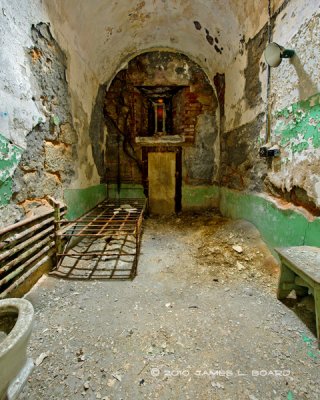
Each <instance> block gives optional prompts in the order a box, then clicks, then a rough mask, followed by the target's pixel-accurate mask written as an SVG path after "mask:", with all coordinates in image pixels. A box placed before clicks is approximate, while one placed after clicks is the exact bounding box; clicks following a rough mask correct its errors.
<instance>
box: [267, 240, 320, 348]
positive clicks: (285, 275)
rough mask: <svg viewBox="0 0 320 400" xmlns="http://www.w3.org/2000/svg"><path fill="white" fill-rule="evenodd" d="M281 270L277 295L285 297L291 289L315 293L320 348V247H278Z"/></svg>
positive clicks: (304, 293)
mask: <svg viewBox="0 0 320 400" xmlns="http://www.w3.org/2000/svg"><path fill="white" fill-rule="evenodd" d="M275 251H276V252H277V253H278V255H279V257H280V261H281V272H280V278H279V286H278V293H277V297H278V299H279V300H281V299H285V298H286V297H287V296H288V295H289V293H290V292H291V290H295V292H296V295H297V296H306V295H307V294H308V293H311V294H313V297H314V301H315V311H316V326H317V338H318V343H319V348H320V248H318V247H311V246H295V247H282V248H277V249H275Z"/></svg>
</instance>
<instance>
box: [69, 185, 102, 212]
mask: <svg viewBox="0 0 320 400" xmlns="http://www.w3.org/2000/svg"><path fill="white" fill-rule="evenodd" d="M106 197H107V188H106V185H96V186H91V187H89V188H86V189H66V190H65V191H64V202H65V204H66V205H67V207H68V212H67V215H66V218H68V219H70V220H72V219H75V218H78V217H80V216H81V215H83V214H85V213H86V212H87V211H89V210H90V209H91V208H93V207H95V206H96V205H97V204H98V203H100V202H101V201H102V200H104V199H105V198H106Z"/></svg>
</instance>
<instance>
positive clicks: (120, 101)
mask: <svg viewBox="0 0 320 400" xmlns="http://www.w3.org/2000/svg"><path fill="white" fill-rule="evenodd" d="M104 118H105V122H106V125H107V131H108V133H107V141H106V142H107V149H106V173H105V181H106V182H107V183H111V184H112V183H113V184H117V186H118V188H120V186H121V185H124V184H133V183H134V184H141V185H142V186H143V188H144V192H145V194H146V195H147V196H148V197H149V203H150V209H151V212H153V213H156V214H168V213H172V212H174V211H180V210H181V208H182V207H183V188H184V186H185V185H191V186H192V185H208V184H212V183H213V180H214V173H215V165H216V164H215V162H216V158H217V154H215V148H217V146H215V144H216V141H217V140H219V134H218V125H219V124H218V102H217V99H216V96H215V94H214V91H213V88H212V86H211V85H210V82H209V80H208V78H207V76H206V74H205V73H204V71H203V70H202V69H201V68H200V67H199V65H197V64H196V63H195V62H193V61H192V60H190V59H189V58H188V57H187V56H185V55H183V54H180V53H173V52H167V51H153V52H148V53H144V54H141V55H139V56H137V57H135V58H133V59H132V60H131V61H130V62H129V63H128V66H127V68H126V69H124V70H121V71H120V72H118V74H117V75H116V76H115V78H114V79H113V81H112V83H111V85H110V87H109V89H108V90H106V93H105V99H104Z"/></svg>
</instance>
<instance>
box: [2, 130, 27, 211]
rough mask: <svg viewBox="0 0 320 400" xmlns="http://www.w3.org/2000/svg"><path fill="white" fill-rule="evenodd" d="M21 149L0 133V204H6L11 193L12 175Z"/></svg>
mask: <svg viewBox="0 0 320 400" xmlns="http://www.w3.org/2000/svg"><path fill="white" fill-rule="evenodd" d="M22 152H23V149H21V148H20V147H18V146H15V145H14V144H12V143H11V142H10V141H9V140H8V139H6V138H5V137H4V136H2V135H1V134H0V205H5V204H8V203H9V201H10V198H11V195H12V176H13V174H14V171H15V169H16V168H17V165H18V164H19V161H20V158H21V155H22Z"/></svg>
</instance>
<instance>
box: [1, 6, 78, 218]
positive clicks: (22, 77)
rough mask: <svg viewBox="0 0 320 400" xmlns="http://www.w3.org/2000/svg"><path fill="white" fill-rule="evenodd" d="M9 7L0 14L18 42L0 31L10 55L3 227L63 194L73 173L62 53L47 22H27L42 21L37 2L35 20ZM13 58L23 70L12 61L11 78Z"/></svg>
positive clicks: (4, 86)
mask: <svg viewBox="0 0 320 400" xmlns="http://www.w3.org/2000/svg"><path fill="white" fill-rule="evenodd" d="M7 7H8V8H6V7H4V8H3V9H2V15H1V18H2V19H3V20H4V22H5V24H8V26H10V27H11V34H12V30H14V29H15V30H16V31H17V32H16V38H17V39H18V40H17V42H14V44H12V42H13V40H12V38H11V43H10V41H9V40H7V39H8V38H7V37H6V36H7V33H6V32H3V33H4V35H3V38H2V42H3V43H2V44H3V49H4V52H3V55H5V54H7V57H8V58H7V59H1V60H0V67H1V76H2V82H1V94H2V96H1V98H2V100H4V103H1V111H0V114H1V118H0V119H1V123H0V156H1V157H0V167H1V175H0V205H1V207H0V216H1V218H0V219H1V225H6V224H8V223H13V222H15V221H17V220H18V219H20V218H21V217H22V216H23V215H24V214H25V213H27V212H29V211H30V210H31V209H32V210H34V209H35V208H37V207H38V206H41V205H43V204H47V203H46V197H47V196H48V195H51V196H54V197H56V198H58V199H62V198H63V188H64V187H66V186H68V185H70V182H71V180H72V178H73V176H74V159H75V158H76V150H75V144H76V142H77V135H76V133H75V130H74V128H73V120H72V116H71V109H70V101H69V98H70V95H69V92H68V83H67V80H66V57H65V55H64V53H63V52H62V50H61V49H60V47H59V45H58V43H57V42H56V41H55V39H54V38H53V36H52V33H51V31H50V26H49V24H48V23H44V22H39V23H36V24H32V23H31V21H32V22H35V20H36V19H37V17H36V16H38V18H40V17H43V19H46V17H45V13H44V11H43V10H42V7H41V2H40V3H39V4H36V2H34V7H35V8H36V7H39V9H38V10H37V11H35V16H34V17H33V18H32V16H31V15H29V13H28V12H29V11H30V10H28V12H27V11H26V10H24V8H23V7H18V6H17V5H16V4H15V3H13V4H12V3H11V4H10V5H9V4H8V5H7ZM31 11H32V10H31ZM15 12H16V14H14V13H15ZM25 23H26V25H25ZM23 44H27V45H26V46H23ZM10 47H11V53H10V56H9V50H10ZM22 51H23V53H22ZM7 52H8V53H7ZM16 58H17V61H15V60H16ZM5 61H7V65H8V67H7V68H6V66H5ZM15 62H17V63H18V65H20V69H21V70H20V71H19V69H18V70H17V67H16V65H14V66H13V73H16V74H15V76H13V75H11V74H12V71H11V70H10V64H11V63H13V64H15ZM21 72H22V74H21ZM19 82H20V84H19ZM19 89H20V91H19Z"/></svg>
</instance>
